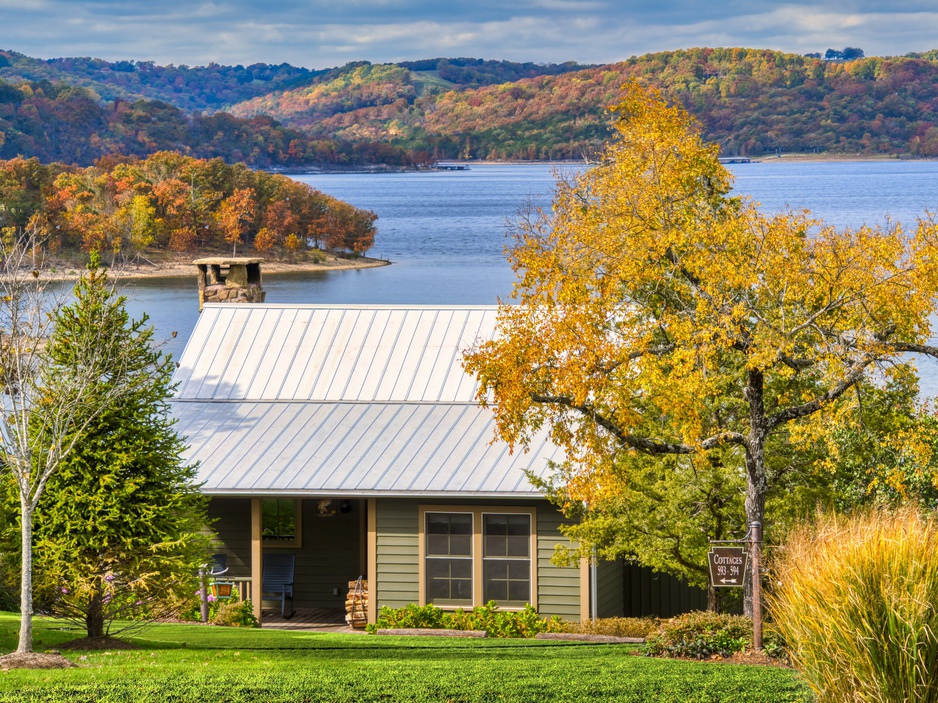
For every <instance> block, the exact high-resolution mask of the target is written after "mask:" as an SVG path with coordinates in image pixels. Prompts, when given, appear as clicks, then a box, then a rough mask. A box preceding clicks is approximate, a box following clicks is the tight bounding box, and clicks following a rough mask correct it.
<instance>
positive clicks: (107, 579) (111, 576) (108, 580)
mask: <svg viewBox="0 0 938 703" xmlns="http://www.w3.org/2000/svg"><path fill="white" fill-rule="evenodd" d="M104 580H105V581H107V582H108V583H110V582H111V581H113V580H114V574H108V575H107V576H105V577H104Z"/></svg>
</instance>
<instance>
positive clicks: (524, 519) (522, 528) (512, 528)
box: [506, 515, 531, 537]
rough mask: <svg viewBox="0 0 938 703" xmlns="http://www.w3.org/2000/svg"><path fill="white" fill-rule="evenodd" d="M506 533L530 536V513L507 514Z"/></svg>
mask: <svg viewBox="0 0 938 703" xmlns="http://www.w3.org/2000/svg"><path fill="white" fill-rule="evenodd" d="M506 517H507V518H508V534H510V535H524V536H525V537H530V536H531V516H530V515H508V516H506Z"/></svg>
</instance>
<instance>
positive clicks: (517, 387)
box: [466, 84, 938, 566]
mask: <svg viewBox="0 0 938 703" xmlns="http://www.w3.org/2000/svg"><path fill="white" fill-rule="evenodd" d="M614 114H615V117H616V134H617V137H616V139H615V140H614V141H613V142H612V143H611V144H610V145H609V146H608V147H607V149H606V150H605V152H604V154H603V155H602V158H601V159H600V162H599V164H598V165H597V166H596V167H594V168H592V169H589V170H587V171H584V172H582V173H581V174H578V175H574V176H572V177H570V178H569V179H568V180H561V181H560V182H559V183H558V185H557V193H556V196H555V198H554V202H553V209H552V211H550V212H540V213H530V216H529V217H527V218H525V219H522V220H521V221H520V222H519V223H518V225H517V228H516V231H515V233H514V235H515V245H514V247H513V248H512V249H511V251H510V253H509V260H510V262H511V265H512V267H513V268H514V270H515V272H516V274H517V282H516V284H515V288H514V293H513V297H514V299H515V302H516V303H520V304H513V305H503V306H502V307H501V308H500V311H499V323H498V335H497V337H496V339H495V340H494V341H491V342H487V343H485V344H482V345H481V346H480V347H478V348H476V349H474V350H472V351H471V352H470V353H469V354H467V356H466V367H467V369H468V370H469V371H470V372H472V373H474V374H475V375H476V376H477V377H478V379H479V381H480V391H479V399H480V401H481V402H483V403H484V404H488V405H490V406H491V407H492V408H493V410H494V412H495V417H496V420H497V428H498V429H497V431H498V434H499V436H500V437H501V438H502V439H504V440H506V441H508V442H510V443H511V444H512V445H514V446H519V445H520V446H524V445H525V444H526V443H527V442H528V441H529V440H530V439H531V437H532V436H533V435H534V434H535V433H536V432H538V431H540V430H542V429H546V431H547V432H549V433H550V436H551V437H552V439H553V440H554V441H555V442H556V443H558V444H559V445H560V446H562V447H563V448H564V449H565V450H566V453H567V456H568V458H569V464H568V465H566V466H563V467H559V471H558V475H557V479H556V482H555V484H554V486H553V489H554V494H553V495H554V497H555V498H556V499H557V500H558V502H560V503H561V504H562V505H564V506H565V507H566V508H567V509H568V511H574V512H578V511H582V510H583V509H584V507H583V506H586V507H585V509H586V511H587V513H589V511H591V510H592V511H594V515H595V516H596V518H597V520H601V519H602V518H603V516H604V515H605V514H606V511H608V510H609V509H610V507H611V506H616V505H617V503H618V502H619V501H621V500H622V497H623V496H625V495H628V492H629V491H634V492H642V491H643V490H644V491H645V492H646V494H647V495H645V498H649V496H650V495H655V494H656V493H657V497H656V498H654V500H652V502H655V501H656V502H658V503H659V504H667V503H668V501H669V500H670V498H671V497H670V496H669V495H668V493H667V491H664V492H662V491H661V490H660V489H661V487H662V486H661V485H660V484H659V483H657V482H653V481H652V479H651V476H653V475H654V474H655V473H659V474H660V473H662V472H672V473H677V472H679V471H680V472H684V475H686V476H687V477H693V478H695V480H696V479H697V478H699V477H700V476H708V475H711V476H713V477H714V478H715V480H714V481H713V482H712V483H713V484H715V485H714V486H711V488H713V490H712V491H711V493H712V495H713V496H715V498H714V500H716V499H719V500H723V501H727V500H731V499H732V496H727V494H726V493H725V492H721V491H720V490H718V489H719V487H720V485H721V484H724V483H725V484H726V485H728V486H731V487H732V486H736V488H735V490H737V491H739V492H740V493H742V494H743V496H744V504H745V513H744V515H745V518H744V519H741V518H743V515H739V514H737V515H736V516H735V517H734V516H733V515H732V513H730V514H729V519H731V520H732V522H733V523H735V524H734V525H733V529H734V530H735V531H736V534H737V535H738V536H741V535H742V534H743V533H744V532H745V524H746V522H749V521H756V520H758V521H760V522H763V523H765V522H766V520H768V521H769V525H768V534H769V535H771V519H772V515H770V514H769V515H767V514H766V500H767V498H768V497H769V495H770V491H771V490H772V489H773V488H774V487H775V486H774V485H773V482H774V480H775V479H774V477H775V476H777V475H778V474H777V472H776V471H775V470H774V469H773V470H772V471H770V467H772V466H773V461H774V460H775V459H776V458H777V457H779V456H782V457H790V456H792V452H796V451H799V450H800V451H807V450H808V449H810V448H812V447H815V446H818V445H823V444H824V442H825V441H826V439H827V438H828V431H829V429H830V427H831V424H832V423H836V422H838V421H839V420H840V419H841V418H842V417H843V416H845V415H847V414H849V413H851V412H852V411H853V410H854V409H855V408H856V404H857V402H858V397H859V396H858V395H857V394H854V393H852V392H851V393H848V391H851V390H855V389H858V388H859V387H860V386H861V385H862V384H866V383H869V384H874V385H875V384H877V383H880V382H882V381H883V379H885V378H889V377H890V375H891V374H893V373H914V370H912V369H910V365H911V364H910V362H909V361H908V359H907V357H904V356H903V354H905V353H908V352H918V353H924V354H929V355H932V356H938V349H935V348H934V347H931V346H928V344H927V340H928V339H929V336H930V333H931V332H930V316H932V315H933V314H934V313H935V309H936V301H935V297H936V292H938V258H936V256H935V252H936V251H938V249H936V247H938V227H936V225H935V223H933V222H932V221H931V220H930V219H927V218H926V219H923V220H921V221H919V222H918V223H917V224H915V225H913V226H912V227H910V228H905V227H903V226H901V225H899V224H893V225H890V226H888V227H885V228H870V227H863V228H860V229H857V230H836V229H834V228H832V227H828V226H825V225H824V224H823V223H821V222H819V221H816V220H814V219H812V218H811V217H810V216H809V215H808V214H807V213H800V212H789V213H782V214H780V215H775V216H767V215H764V214H762V213H761V212H760V211H759V210H758V209H757V207H756V206H755V205H754V204H753V203H752V202H750V201H748V200H746V199H742V198H737V197H732V196H731V195H730V175H729V173H728V172H727V171H726V170H725V169H724V168H723V167H722V166H721V165H720V163H719V162H718V160H717V147H716V146H714V145H712V144H707V143H706V142H705V141H703V140H702V139H701V137H700V131H699V126H698V125H697V123H696V121H695V120H694V119H693V118H692V117H691V116H690V115H688V114H687V112H686V111H684V110H683V109H681V108H679V107H675V106H671V105H668V104H667V103H666V102H665V101H664V100H663V99H662V97H661V96H660V95H659V94H657V93H655V92H654V91H648V90H645V89H642V88H640V87H638V86H637V85H634V84H633V85H631V86H629V88H628V90H627V92H626V94H625V98H624V100H623V101H622V102H621V103H620V104H619V105H618V106H617V107H616V108H615V109H614ZM795 448H798V449H795ZM721 472H723V474H725V475H726V476H729V477H733V476H737V477H742V478H743V480H738V479H737V480H730V481H729V482H727V481H726V479H724V478H722V477H721ZM703 483H706V481H703ZM707 495H708V494H707V493H706V492H702V493H701V494H700V496H699V498H698V499H697V502H696V503H695V504H693V503H689V504H688V508H687V510H689V511H691V512H690V514H689V515H685V517H684V519H685V523H687V522H688V520H689V518H690V517H693V516H694V515H695V514H696V513H705V512H706V511H707V510H708V509H709V508H710V506H709V505H708V504H707V503H708V501H709V500H710V499H708V498H707ZM737 496H739V493H737ZM743 496H739V497H743ZM693 505H696V507H692V506H693ZM672 507H673V506H672ZM661 515H663V513H662V514H661ZM723 519H726V516H724V518H723ZM587 522H589V520H587ZM680 524H681V523H679V525H680ZM684 526H685V527H687V528H688V529H691V528H699V527H700V526H701V522H697V523H693V520H690V524H689V525H688V524H685V525H684ZM724 527H725V526H724ZM670 528H671V525H668V524H659V525H658V526H651V527H649V529H650V530H653V531H654V530H657V531H658V534H659V536H660V534H662V533H667V531H668V529H670ZM708 529H709V528H708ZM580 530H581V531H580V532H579V533H578V535H579V536H580V537H584V538H586V537H588V536H589V533H587V532H584V531H583V530H582V529H581V528H580ZM613 532H615V530H613ZM686 536H687V533H680V532H679V531H678V532H677V533H676V534H673V535H671V538H670V545H671V546H670V547H669V549H671V550H672V553H670V554H667V556H666V558H668V559H674V558H675V557H674V554H675V553H677V554H678V558H686V555H681V554H680V545H681V540H682V538H685V537H686ZM710 536H711V537H713V536H714V535H713V534H712V533H711V534H710ZM594 537H595V534H594ZM605 537H606V538H608V539H610V540H613V541H614V539H615V535H614V534H613V535H608V534H607V535H605ZM703 537H704V539H703V541H704V543H706V533H704V535H703ZM632 538H633V539H635V540H641V539H642V537H641V536H640V535H639V536H635V535H633V536H632ZM591 546H592V545H590V544H589V543H588V540H586V543H585V548H586V549H587V550H588V549H589V548H590V547H591ZM617 548H618V549H619V551H620V553H621V552H622V551H625V550H627V549H628V546H624V543H622V542H620V543H619V544H618V546H617ZM658 548H659V549H665V548H666V547H665V546H664V545H659V547H658ZM586 553H588V551H587V552H586ZM629 553H630V555H634V553H635V552H634V550H633V551H631V552H629ZM698 558H699V554H698ZM656 566H660V565H659V564H656Z"/></svg>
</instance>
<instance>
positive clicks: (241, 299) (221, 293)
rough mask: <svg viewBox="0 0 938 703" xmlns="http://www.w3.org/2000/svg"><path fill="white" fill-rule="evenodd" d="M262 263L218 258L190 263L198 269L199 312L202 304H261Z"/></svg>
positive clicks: (254, 260) (259, 260)
mask: <svg viewBox="0 0 938 703" xmlns="http://www.w3.org/2000/svg"><path fill="white" fill-rule="evenodd" d="M262 261H263V259H249V258H245V257H239V258H230V259H229V258H224V257H220V256H219V257H211V258H208V259H196V260H195V261H193V262H192V263H193V264H195V265H196V266H198V267H199V312H202V308H203V307H205V303H263V302H264V297H265V296H266V295H267V294H266V293H265V292H264V289H263V288H262V287H261V262H262Z"/></svg>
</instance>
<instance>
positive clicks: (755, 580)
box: [749, 521, 762, 651]
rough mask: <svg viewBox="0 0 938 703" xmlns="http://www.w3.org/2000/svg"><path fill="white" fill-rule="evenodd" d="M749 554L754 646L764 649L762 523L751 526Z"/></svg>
mask: <svg viewBox="0 0 938 703" xmlns="http://www.w3.org/2000/svg"><path fill="white" fill-rule="evenodd" d="M749 552H750V554H751V555H752V646H753V648H754V649H755V650H756V651H759V650H761V649H762V569H761V562H762V523H761V522H755V521H753V522H752V523H750V524H749Z"/></svg>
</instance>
